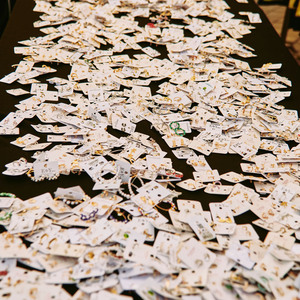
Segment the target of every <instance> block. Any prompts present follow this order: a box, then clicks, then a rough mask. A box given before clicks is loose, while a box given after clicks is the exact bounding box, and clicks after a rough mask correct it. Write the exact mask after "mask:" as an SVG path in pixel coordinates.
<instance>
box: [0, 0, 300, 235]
mask: <svg viewBox="0 0 300 300" xmlns="http://www.w3.org/2000/svg"><path fill="white" fill-rule="evenodd" d="M227 3H228V4H229V5H230V7H231V12H233V13H235V14H236V17H237V18H239V15H238V11H251V12H258V13H260V15H261V18H262V21H263V23H262V24H255V27H256V29H254V30H253V31H252V33H251V34H250V35H246V36H244V38H243V39H241V40H240V41H241V42H243V43H245V44H247V45H249V46H251V47H252V48H254V49H255V54H256V55H257V57H255V58H250V59H247V62H249V64H250V66H251V68H255V67H261V66H262V65H263V64H264V63H269V62H272V63H279V62H281V63H282V64H283V65H282V68H281V70H279V71H278V74H279V75H282V76H286V77H288V78H289V79H290V80H291V81H292V82H293V86H292V88H291V91H292V95H291V97H290V98H288V99H286V100H285V101H282V102H281V103H280V104H282V105H284V106H285V107H286V108H292V109H298V108H299V106H300V105H299V103H300V102H299V101H300V85H299V83H300V68H299V66H298V65H297V62H296V61H295V60H294V58H293V57H292V55H291V54H290V53H289V51H288V49H287V48H286V47H285V46H284V44H283V42H282V41H281V39H280V37H279V36H278V35H277V33H276V32H275V30H274V28H273V27H272V25H271V24H270V22H269V21H268V19H267V18H266V16H265V15H264V14H263V12H262V11H261V10H260V8H259V7H258V6H257V5H256V4H255V3H254V2H253V1H252V0H250V1H249V4H239V3H237V2H235V1H234V0H228V1H227ZM33 7H34V1H33V0H22V1H17V3H16V5H15V8H14V11H13V14H12V17H11V18H10V20H9V22H8V25H7V28H6V30H5V32H4V33H3V36H2V38H1V40H0V77H3V76H4V75H6V74H8V73H10V72H12V71H13V70H14V69H13V68H12V65H14V64H17V63H18V62H19V61H20V60H21V59H22V56H20V55H16V54H14V51H13V48H14V47H15V46H17V45H18V41H21V40H26V39H28V38H29V37H36V36H40V35H41V33H40V31H39V30H38V29H36V28H34V27H33V22H34V21H36V20H38V18H39V13H35V12H33ZM52 66H53V67H54V68H56V69H57V70H58V72H57V73H55V74H54V75H53V74H50V75H51V77H52V76H60V77H64V78H66V75H67V74H68V73H69V71H70V66H66V65H63V64H60V65H57V64H56V63H53V64H52ZM46 78H47V77H46V76H41V77H40V78H38V79H41V80H45V79H46ZM18 87H22V86H21V85H20V84H18V83H14V84H11V85H7V84H2V83H1V84H0V96H1V98H0V99H1V100H0V101H1V106H0V119H3V118H4V117H5V116H6V115H7V114H8V113H9V112H11V111H15V110H16V108H15V107H14V105H16V104H17V103H18V102H19V101H20V100H23V99H25V98H26V95H25V96H20V97H14V96H11V95H9V94H7V93H6V90H7V89H12V88H18ZM25 88H26V89H29V87H25ZM31 123H35V124H37V123H39V120H38V119H37V118H34V119H32V120H25V121H23V123H22V124H21V126H20V136H23V135H25V134H26V133H32V134H36V132H35V131H34V130H33V129H32V127H31V126H30V124H31ZM138 130H143V131H144V132H145V133H146V134H149V135H151V136H152V137H154V138H155V139H156V141H157V142H158V143H159V144H160V145H161V147H162V149H163V150H164V151H168V157H170V158H171V159H172V160H173V166H174V168H175V169H176V170H178V171H181V172H183V173H184V174H185V176H184V178H192V171H193V170H192V168H191V167H189V166H188V165H186V163H185V160H183V161H182V160H181V161H179V160H177V159H175V157H174V155H173V154H172V152H171V150H170V149H169V148H168V146H167V145H166V144H165V142H164V141H163V140H162V138H161V137H160V134H159V133H158V132H156V131H155V130H152V129H150V125H149V124H147V122H145V121H143V123H142V124H139V126H138ZM15 139H16V136H0V172H3V171H4V170H5V164H7V163H9V162H11V161H14V160H17V159H19V158H20V157H25V158H27V159H28V160H29V161H33V159H32V158H31V157H30V156H31V155H32V152H25V151H23V150H22V149H20V148H18V147H15V146H13V145H11V144H10V142H11V141H13V140H15ZM43 141H45V137H44V136H43V137H42V138H41V142H43ZM207 161H208V163H209V164H210V166H211V167H212V169H218V171H219V173H220V174H223V173H225V172H228V171H236V172H238V173H240V172H241V169H240V163H241V157H240V156H239V155H233V154H232V155H221V154H220V155H217V154H212V155H210V156H209V157H207ZM93 184H94V183H93V182H92V180H91V179H90V178H89V177H88V175H87V174H84V173H82V174H81V175H80V176H78V175H74V174H71V175H70V176H63V175H62V176H60V177H59V178H58V180H55V181H43V182H39V183H35V182H32V181H31V180H30V179H29V178H28V177H27V176H26V175H23V176H19V177H10V176H4V175H2V174H0V192H12V193H15V194H16V195H17V196H18V197H20V198H21V199H28V198H30V197H33V196H37V195H39V194H42V193H45V192H51V193H53V192H54V191H55V190H56V189H57V188H58V187H71V186H75V185H80V186H81V187H82V188H83V189H84V190H85V192H86V193H87V194H88V195H89V196H95V195H96V194H98V193H99V191H92V187H93ZM243 184H244V183H243ZM245 184H246V185H248V186H251V187H253V185H252V183H250V182H246V183H245ZM178 190H179V191H180V192H182V195H181V196H180V198H181V199H196V200H200V201H201V203H202V206H203V208H204V209H205V210H208V203H209V202H219V201H223V200H225V199H226V196H218V195H217V196H216V195H214V196H213V195H209V194H206V193H204V191H203V190H201V191H198V192H187V191H184V190H182V189H179V188H178ZM235 219H236V221H237V223H250V222H251V221H252V220H254V219H257V217H256V216H255V215H254V214H252V213H251V212H248V213H246V214H243V215H241V216H239V217H237V218H235ZM255 228H256V230H257V231H258V233H259V234H260V236H261V237H263V236H264V235H265V232H264V230H262V229H259V228H258V227H255Z"/></svg>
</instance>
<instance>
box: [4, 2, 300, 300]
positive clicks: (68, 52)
mask: <svg viewBox="0 0 300 300" xmlns="http://www.w3.org/2000/svg"><path fill="white" fill-rule="evenodd" d="M243 8H244V6H243ZM228 9H229V6H228V5H227V4H226V2H224V1H221V0H215V1H201V2H197V1H192V0H191V1H188V2H178V1H167V2H161V1H151V2H147V1H138V2H137V1H122V2H120V1H118V0H117V1H109V2H107V3H99V1H93V0H89V1H87V0H86V1H76V2H72V1H69V0H66V1H63V0H61V1H57V2H54V1H36V6H35V8H34V10H35V11H37V12H41V13H42V15H41V20H40V21H37V22H35V23H34V26H35V27H38V28H40V29H41V31H42V33H43V34H44V35H43V36H40V37H35V38H30V39H28V40H25V41H20V44H21V46H18V47H15V48H14V51H15V53H16V54H22V55H24V59H23V60H21V61H20V62H19V64H18V65H17V67H16V70H15V71H14V72H12V73H10V74H8V75H7V76H5V77H4V78H2V79H1V80H0V81H1V82H3V83H7V84H10V83H13V82H18V83H19V84H20V85H22V86H23V87H24V88H17V89H9V90H7V92H8V93H9V94H11V95H14V96H22V95H24V96H25V97H28V95H30V97H29V98H26V99H24V100H22V101H20V102H19V104H17V105H16V107H17V110H16V111H15V112H11V113H9V114H8V115H7V116H6V117H5V118H4V119H3V120H2V121H0V134H1V135H19V126H20V125H21V123H22V121H23V120H25V119H31V118H33V117H37V118H38V119H39V120H40V123H39V124H37V125H34V124H32V127H33V129H34V130H35V131H36V132H37V135H34V134H30V133H27V134H25V135H22V136H18V137H16V139H15V140H14V141H12V144H13V145H14V146H16V147H20V148H22V149H23V150H24V151H31V152H32V153H33V155H32V161H28V160H27V159H25V158H24V157H21V158H20V159H18V160H16V161H13V162H7V164H6V166H5V167H6V170H5V171H4V172H3V174H5V175H9V176H21V175H22V176H26V175H27V176H28V180H30V179H31V180H33V181H36V182H37V181H42V180H55V179H57V178H58V177H59V176H68V175H69V174H70V173H78V174H80V173H81V172H86V173H87V174H88V176H89V177H90V179H91V180H92V181H93V182H94V187H93V189H94V190H96V191H99V194H98V195H97V196H95V197H93V198H91V197H89V195H88V194H89V192H88V191H83V190H82V188H81V187H79V186H75V187H70V188H57V191H56V192H55V194H54V195H51V194H49V193H45V194H42V195H38V196H35V197H33V198H31V199H28V200H21V199H19V198H16V197H14V195H11V194H8V193H2V194H1V197H0V208H1V212H0V223H1V224H2V225H3V226H4V227H5V228H6V230H7V231H6V232H4V233H2V234H1V235H0V239H1V244H2V245H4V246H3V247H2V250H1V251H0V257H1V258H2V261H1V264H0V268H1V269H0V274H1V277H0V279H1V281H0V287H1V291H0V294H1V296H2V297H3V298H4V297H6V296H7V295H10V296H9V297H11V299H12V298H17V297H23V298H28V299H31V298H32V299H50V298H51V299H62V298H64V299H93V300H95V299H106V298H107V299H123V298H124V299H130V298H131V297H129V296H124V295H121V294H124V293H125V294H126V292H128V291H135V293H136V294H137V295H139V296H140V297H141V298H143V299H160V298H163V297H166V298H171V299H222V300H223V299H236V298H237V297H239V298H241V299H261V298H264V299H293V298H296V297H297V296H299V288H300V276H297V272H298V271H299V267H300V265H299V262H300V247H299V244H297V243H296V240H298V239H299V237H300V235H299V232H300V231H299V228H300V216H299V210H300V204H299V199H300V196H299V195H300V190H299V189H300V188H299V176H300V173H299V162H300V148H299V145H297V146H294V147H292V148H290V147H289V144H288V142H289V141H294V142H296V143H299V138H300V128H299V120H298V113H297V111H295V110H289V109H285V108H284V107H283V106H281V105H279V104H278V103H279V102H280V101H282V100H284V99H286V98H287V97H289V96H290V92H289V91H287V90H286V88H288V87H290V86H291V82H290V81H289V80H288V79H287V78H285V77H282V76H280V75H278V74H277V70H278V69H280V68H281V64H280V63H266V64H264V65H263V66H261V67H260V68H255V69H251V67H250V65H249V64H248V63H247V62H246V61H244V60H238V59H236V58H233V57H232V55H237V56H240V57H241V58H243V59H244V58H249V57H253V56H255V50H254V49H252V48H250V47H249V46H247V45H245V44H243V43H241V42H240V41H239V40H238V39H240V38H242V37H243V36H244V35H246V34H250V33H251V30H252V29H254V27H253V26H252V25H249V23H247V22H245V21H244V20H242V19H237V18H235V16H234V15H233V14H232V13H230V12H229V11H228ZM243 14H244V15H247V16H248V17H249V21H250V22H251V21H252V22H253V23H257V22H259V21H260V20H259V16H258V15H257V14H251V13H247V12H243ZM202 17H205V20H204V19H203V18H202ZM141 18H146V19H148V20H149V21H150V22H149V23H147V24H146V25H145V26H144V25H143V26H142V25H140V23H139V22H138V21H137V20H138V19H139V20H140V19H141ZM174 20H175V21H176V22H172V21H174ZM178 20H183V22H181V23H180V24H181V25H179V24H177V23H179V22H177V21H178ZM208 20H210V21H208ZM175 23H176V24H175ZM190 33H192V35H193V37H190V35H191V34H190ZM145 44H147V45H148V46H145ZM141 45H143V46H141ZM159 49H165V50H164V51H165V52H164V53H163V52H160V51H158V50H159ZM125 50H131V51H132V53H133V55H132V56H129V55H127V54H124V53H123V54H122V52H123V51H125ZM165 53H167V56H164V54H165ZM53 62H56V63H63V64H69V65H70V66H71V68H70V73H69V75H68V76H67V78H60V77H51V76H52V75H49V74H51V73H55V72H56V71H57V70H56V69H54V68H53V67H52V65H51V67H50V66H49V65H48V64H50V63H53ZM58 68H59V66H58ZM47 74H48V75H47ZM41 75H47V76H48V77H50V78H48V79H47V81H44V82H41V81H39V79H40V77H39V76H41ZM158 81H160V82H162V83H160V84H159V85H158V84H157V82H158ZM157 85H158V87H157V90H156V91H155V86H157ZM28 86H29V88H28ZM150 86H151V88H150ZM53 87H54V88H53ZM143 122H144V123H143ZM146 123H148V124H149V123H150V124H151V126H152V128H153V129H155V130H156V131H157V132H159V133H160V134H161V137H162V138H161V139H160V140H159V141H158V140H154V139H153V138H152V137H149V136H148V135H146V134H145V133H143V132H139V130H137V128H139V126H138V125H140V124H146ZM43 134H45V136H43ZM120 135H121V136H122V137H120ZM41 137H45V139H44V140H46V142H40V139H41ZM53 143H55V145H54V144H53ZM162 143H166V144H167V145H168V146H169V148H171V150H172V153H173V154H174V156H175V157H176V158H177V159H180V160H182V161H183V163H186V164H188V165H190V166H191V167H192V168H193V169H194V172H193V177H192V178H186V176H185V174H183V173H182V172H180V170H176V169H174V167H173V164H172V160H171V159H170V158H169V157H168V154H167V153H166V152H164V151H162V149H161V147H160V144H162ZM296 143H295V144H296ZM260 150H264V151H260ZM211 153H218V154H225V155H226V154H228V153H229V154H237V155H240V156H241V158H242V160H243V162H242V163H241V170H242V172H239V173H236V172H233V171H232V172H227V173H225V174H219V171H218V170H217V169H212V168H211V167H210V165H209V164H208V162H207V161H206V156H209V155H210V154H211ZM261 153H263V154H261ZM25 174H26V175H25ZM246 180H247V181H249V180H250V181H252V182H253V183H254V189H252V188H249V187H247V186H245V185H243V184H242V182H243V181H246ZM224 182H227V184H223V183H224ZM175 186H178V187H179V188H182V189H184V190H188V191H198V190H200V189H202V190H204V192H206V193H209V194H217V195H224V196H225V197H226V200H224V201H223V202H218V203H210V204H209V211H205V210H203V208H202V205H201V199H199V200H200V201H192V200H187V199H181V198H180V193H179V192H178V189H177V188H175ZM86 192H87V194H86ZM175 200H176V201H175ZM175 203H176V204H177V205H175ZM158 208H160V209H163V210H168V215H169V217H170V220H171V222H169V220H168V219H167V218H166V217H165V216H163V215H162V214H161V213H160V212H159V210H158ZM247 211H252V212H253V213H254V214H255V215H257V217H258V219H257V220H255V221H253V222H252V223H253V224H254V225H256V226H259V227H261V228H264V229H266V230H267V231H269V233H268V234H267V236H266V238H265V240H264V241H261V240H260V238H259V236H258V234H257V233H256V231H255V227H254V226H253V225H252V224H237V223H236V222H235V217H236V216H239V215H241V214H243V213H245V212H247ZM21 237H22V238H21ZM17 262H19V263H22V264H23V265H26V266H28V267H30V268H29V270H27V269H24V268H21V267H19V265H17ZM63 284H73V285H76V288H77V289H78V291H77V292H76V293H75V294H74V295H73V296H70V295H69V294H68V293H67V292H66V291H65V290H64V289H63V288H62V285H63ZM49 286H50V287H51V288H49ZM8 299H9V298H8Z"/></svg>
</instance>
